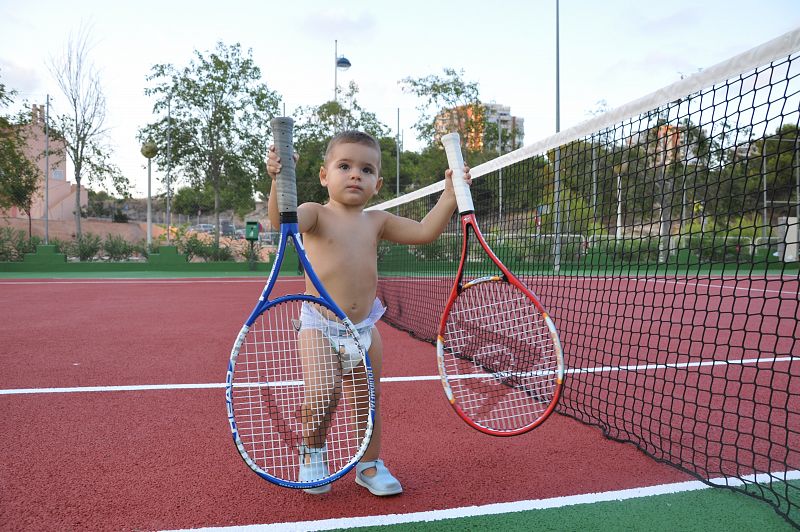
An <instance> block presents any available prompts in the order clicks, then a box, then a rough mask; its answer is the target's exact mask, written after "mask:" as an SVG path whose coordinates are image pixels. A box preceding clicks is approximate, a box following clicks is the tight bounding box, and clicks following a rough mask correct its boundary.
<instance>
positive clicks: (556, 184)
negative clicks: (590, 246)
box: [553, 0, 561, 272]
mask: <svg viewBox="0 0 800 532" xmlns="http://www.w3.org/2000/svg"><path fill="white" fill-rule="evenodd" d="M558 27H559V20H558V0H556V133H558V132H560V131H561V110H560V109H561V101H560V92H561V81H560V78H559V75H560V74H559V70H560V65H559V28H558ZM554 157H555V167H554V177H553V203H554V205H553V206H554V207H555V220H554V224H553V230H554V232H555V234H556V238H555V243H554V244H553V270H554V271H555V272H558V271H560V270H561V205H560V203H561V147H560V146H559V147H556V149H555V154H554Z"/></svg>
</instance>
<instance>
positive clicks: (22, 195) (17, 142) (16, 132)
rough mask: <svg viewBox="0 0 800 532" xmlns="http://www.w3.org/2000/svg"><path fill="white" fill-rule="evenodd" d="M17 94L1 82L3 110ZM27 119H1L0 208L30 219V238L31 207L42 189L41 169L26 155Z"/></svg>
mask: <svg viewBox="0 0 800 532" xmlns="http://www.w3.org/2000/svg"><path fill="white" fill-rule="evenodd" d="M15 94H16V92H15V91H11V92H10V93H7V91H6V88H5V85H4V84H2V83H0V107H6V106H8V105H10V104H11V103H12V101H13V97H14V95H15ZM23 123H24V119H23V118H22V116H21V115H20V116H19V117H17V118H16V119H10V118H9V117H7V116H0V208H4V209H7V208H10V207H18V208H19V209H21V210H22V211H23V212H24V213H25V214H26V215H27V216H28V238H31V237H32V236H33V227H32V222H31V207H32V205H33V198H34V196H35V195H36V192H37V190H38V189H39V169H38V168H37V167H36V165H34V163H33V162H31V160H30V159H28V157H27V156H26V155H25V153H24V152H23V149H22V146H24V144H25V138H24V134H23V127H22V125H23Z"/></svg>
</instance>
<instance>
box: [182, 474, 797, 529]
mask: <svg viewBox="0 0 800 532" xmlns="http://www.w3.org/2000/svg"><path fill="white" fill-rule="evenodd" d="M797 479H800V471H785V472H778V473H770V474H766V473H761V474H758V475H748V476H746V477H743V479H739V478H716V479H711V481H710V482H712V483H714V484H718V485H724V486H741V485H743V484H745V481H747V482H749V483H753V482H758V483H770V482H774V481H775V480H780V481H784V480H786V481H789V480H797ZM710 487H711V486H709V485H708V484H705V483H704V482H700V481H699V480H692V481H688V482H676V483H673V484H660V485H656V486H647V487H643V488H631V489H626V490H618V491H605V492H600V493H586V494H583V495H570V496H565V497H553V498H551V499H535V500H527V501H517V502H506V503H496V504H486V505H483V506H463V507H461V508H450V509H447V510H433V511H427V512H413V513H407V514H388V515H371V516H363V517H346V518H339V519H322V520H318V521H302V522H295V523H272V524H261V525H244V526H242V525H240V526H230V527H208V528H195V529H192V530H193V531H205V532H211V531H223V530H241V531H246V532H256V531H259V532H260V531H270V532H275V531H281V532H304V531H311V530H332V529H337V528H356V527H365V526H383V525H397V524H403V523H420V522H423V523H424V522H430V521H439V520H442V519H455V518H464V517H478V516H484V515H497V514H505V513H512V512H525V511H530V510H545V509H548V508H563V507H565V506H574V505H577V504H593V503H597V502H616V501H624V500H628V499H637V498H641V497H651V496H656V495H670V494H673V493H685V492H691V491H698V490H703V489H708V488H710ZM534 528H535V527H534ZM172 532H179V531H177V530H176V531H172Z"/></svg>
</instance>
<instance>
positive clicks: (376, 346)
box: [361, 327, 383, 475]
mask: <svg viewBox="0 0 800 532" xmlns="http://www.w3.org/2000/svg"><path fill="white" fill-rule="evenodd" d="M369 360H370V362H371V363H372V375H373V377H374V378H375V424H374V427H373V430H372V439H371V440H370V442H369V446H368V447H367V450H366V452H364V456H363V457H362V458H361V460H362V461H363V462H369V461H371V460H375V459H377V458H378V457H379V456H380V454H381V370H382V369H383V341H382V340H381V335H380V333H379V332H378V328H377V327H373V328H372V345H370V346H369ZM365 474H366V475H369V474H370V473H369V472H365ZM372 474H374V472H373V473H372Z"/></svg>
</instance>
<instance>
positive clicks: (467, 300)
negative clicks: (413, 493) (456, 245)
mask: <svg viewBox="0 0 800 532" xmlns="http://www.w3.org/2000/svg"><path fill="white" fill-rule="evenodd" d="M442 143H443V144H444V148H445V151H446V152H447V161H448V164H449V165H450V168H452V169H453V178H452V181H453V188H454V190H455V194H456V201H457V202H458V211H459V214H460V216H461V230H462V241H461V261H460V263H459V266H458V272H457V274H456V279H455V283H454V285H453V288H452V290H451V292H450V297H449V299H448V301H447V305H446V306H445V308H444V312H443V314H442V318H441V321H440V323H439V333H438V338H437V342H436V354H437V359H438V364H439V374H440V375H441V378H442V385H443V386H444V391H445V394H446V395H447V398H448V400H449V401H450V404H451V405H452V406H453V408H454V409H455V411H456V412H457V413H458V415H459V416H461V417H462V418H463V419H464V421H466V422H467V423H468V424H469V425H470V426H472V427H474V428H475V429H477V430H479V431H481V432H484V433H486V434H491V435H494V436H514V435H517V434H522V433H525V432H527V431H529V430H531V429H533V428H535V427H537V426H539V425H540V424H541V423H542V422H543V421H544V420H545V419H547V417H548V416H549V415H550V414H551V413H552V412H553V410H554V409H555V407H556V403H557V402H558V398H559V395H560V393H561V387H562V384H563V382H564V358H563V354H562V350H561V342H560V340H559V338H558V332H557V331H556V328H555V325H554V324H553V320H552V319H551V318H550V316H549V315H548V314H547V311H545V309H544V307H543V306H542V304H541V302H540V301H539V299H538V298H537V297H536V295H535V294H534V293H533V292H532V291H530V290H529V289H528V288H527V287H526V286H525V285H524V284H523V283H522V282H521V281H520V280H519V279H518V278H517V277H516V276H515V275H514V274H513V273H511V271H509V269H508V268H507V267H506V266H505V265H504V264H503V263H502V262H501V261H500V259H499V258H498V257H497V255H495V254H494V252H493V251H492V250H491V249H490V248H489V246H488V244H487V243H486V240H485V239H484V237H483V234H482V233H481V230H480V228H479V227H478V222H477V221H476V219H475V208H474V206H473V203H472V196H471V194H470V191H469V187H468V186H467V184H466V183H465V182H464V179H463V175H464V172H463V169H464V159H463V157H462V155H461V139H460V137H459V135H458V133H450V134H449V135H445V136H444V137H442ZM470 239H476V240H477V242H478V243H479V249H481V250H482V251H483V252H484V253H485V254H486V255H488V257H489V258H490V259H491V261H492V262H493V263H494V265H495V266H496V267H497V273H496V274H493V275H487V276H482V277H479V278H476V279H465V278H464V275H465V267H466V264H467V262H468V261H469V260H473V259H475V258H476V257H474V256H473V257H470V256H469V252H470V250H472V252H473V254H474V251H475V249H476V246H472V247H470V245H469V244H470Z"/></svg>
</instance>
